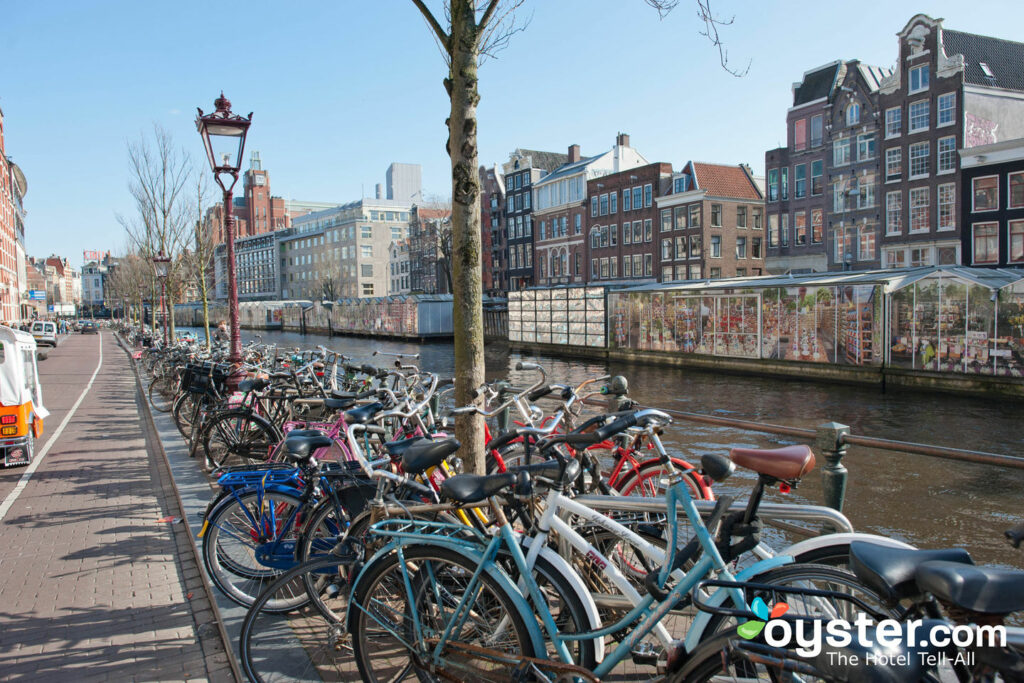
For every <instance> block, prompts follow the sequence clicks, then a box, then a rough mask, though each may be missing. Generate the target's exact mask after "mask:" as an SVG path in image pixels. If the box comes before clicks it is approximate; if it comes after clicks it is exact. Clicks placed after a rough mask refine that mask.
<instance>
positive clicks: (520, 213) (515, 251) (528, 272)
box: [501, 146, 579, 290]
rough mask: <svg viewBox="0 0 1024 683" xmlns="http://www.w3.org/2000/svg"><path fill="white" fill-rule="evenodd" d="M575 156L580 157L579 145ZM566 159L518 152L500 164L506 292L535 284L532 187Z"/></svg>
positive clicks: (530, 150)
mask: <svg viewBox="0 0 1024 683" xmlns="http://www.w3.org/2000/svg"><path fill="white" fill-rule="evenodd" d="M570 153H571V150H570ZM576 154H577V156H578V155H579V147H578V146H577V147H576ZM568 160H569V156H568V155H565V154H559V153H557V152H541V151H537V150H532V149H517V150H515V151H514V152H512V154H510V155H509V159H508V161H507V162H505V163H504V164H502V167H501V170H502V177H503V184H504V189H505V207H504V217H505V228H506V229H505V242H506V252H507V260H506V263H507V264H508V267H507V273H508V290H515V289H523V288H524V287H530V286H532V285H534V284H536V283H537V280H536V279H535V277H534V249H535V241H536V237H537V235H536V234H535V228H536V220H535V219H534V208H535V203H534V200H535V199H536V197H535V196H534V195H533V187H534V185H535V184H536V183H537V182H539V181H540V180H541V179H542V178H544V177H546V176H547V175H548V174H549V173H551V172H552V171H554V170H555V169H557V168H560V167H562V166H563V165H564V164H565V163H566V162H567V161H568ZM577 160H578V159H577Z"/></svg>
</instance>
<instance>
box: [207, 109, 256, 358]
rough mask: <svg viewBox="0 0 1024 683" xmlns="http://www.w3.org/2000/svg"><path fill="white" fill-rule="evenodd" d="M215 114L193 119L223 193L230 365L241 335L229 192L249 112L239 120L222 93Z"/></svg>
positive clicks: (239, 350)
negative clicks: (228, 180)
mask: <svg viewBox="0 0 1024 683" xmlns="http://www.w3.org/2000/svg"><path fill="white" fill-rule="evenodd" d="M213 105H214V106H215V107H216V108H217V111H215V112H213V113H211V114H207V115H205V116H204V115H203V110H202V109H199V115H198V116H197V117H196V128H197V129H198V130H199V134H200V135H202V136H203V144H204V145H205V146H206V156H207V158H208V159H209V161H210V168H211V169H212V170H213V177H214V179H215V180H216V181H217V184H218V185H220V189H221V190H223V191H224V240H225V242H227V252H228V253H227V261H228V264H227V265H228V316H229V318H230V321H231V353H230V355H229V356H228V361H229V362H230V363H241V362H242V336H241V333H240V331H239V327H238V281H237V280H236V278H235V235H234V219H233V217H232V215H231V199H232V194H231V193H232V190H234V188H235V183H237V182H238V171H239V170H240V169H241V166H242V153H243V151H244V150H245V136H246V134H247V133H248V131H249V124H251V123H252V112H249V116H247V117H242V116H238V115H236V114H233V113H231V102H229V101H228V99H227V98H226V97H224V93H223V92H221V94H220V97H218V98H217V99H216V100H214V102H213ZM222 175H227V176H230V178H231V182H230V184H228V185H225V184H224V181H223V179H222V178H221V176H222Z"/></svg>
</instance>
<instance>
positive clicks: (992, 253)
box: [971, 223, 999, 263]
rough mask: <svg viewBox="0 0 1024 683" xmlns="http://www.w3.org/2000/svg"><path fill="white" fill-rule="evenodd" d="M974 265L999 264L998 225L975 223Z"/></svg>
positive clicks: (972, 227) (973, 227)
mask: <svg viewBox="0 0 1024 683" xmlns="http://www.w3.org/2000/svg"><path fill="white" fill-rule="evenodd" d="M971 229H972V230H973V232H974V263H999V224H998V223H975V224H974V225H972V226H971Z"/></svg>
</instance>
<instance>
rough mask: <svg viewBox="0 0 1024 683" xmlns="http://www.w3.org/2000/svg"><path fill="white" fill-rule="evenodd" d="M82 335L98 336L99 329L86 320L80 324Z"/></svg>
mask: <svg viewBox="0 0 1024 683" xmlns="http://www.w3.org/2000/svg"><path fill="white" fill-rule="evenodd" d="M81 332H82V334H99V333H100V328H99V326H97V325H96V323H94V322H93V321H91V320H86V321H85V322H83V323H82V329H81Z"/></svg>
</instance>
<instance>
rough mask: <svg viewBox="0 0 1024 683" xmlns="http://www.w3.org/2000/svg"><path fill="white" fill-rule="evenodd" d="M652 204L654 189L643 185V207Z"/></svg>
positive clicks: (648, 185)
mask: <svg viewBox="0 0 1024 683" xmlns="http://www.w3.org/2000/svg"><path fill="white" fill-rule="evenodd" d="M653 203H654V187H653V186H652V185H650V184H647V185H644V206H650V205H651V204H653Z"/></svg>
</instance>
